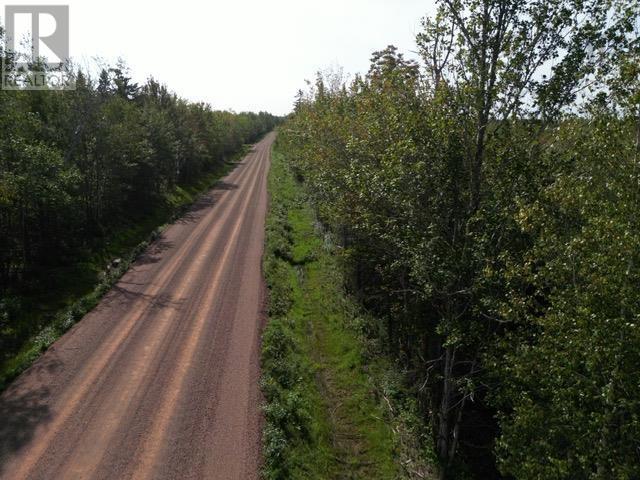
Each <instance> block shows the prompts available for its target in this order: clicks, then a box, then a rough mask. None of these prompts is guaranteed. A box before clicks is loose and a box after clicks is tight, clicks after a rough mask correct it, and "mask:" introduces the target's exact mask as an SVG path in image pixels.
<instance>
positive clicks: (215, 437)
mask: <svg viewBox="0 0 640 480" xmlns="http://www.w3.org/2000/svg"><path fill="white" fill-rule="evenodd" d="M273 140H274V134H269V135H268V136H267V137H266V138H265V139H264V140H262V141H261V142H260V143H258V144H257V145H256V146H255V147H254V149H253V150H252V152H251V153H250V154H249V155H248V156H247V157H246V158H245V159H244V160H243V161H242V162H241V164H240V165H239V166H238V167H237V168H236V169H235V170H234V171H233V172H232V173H231V174H230V175H228V176H227V177H226V178H224V179H223V180H222V181H221V182H219V183H218V185H217V186H216V187H215V188H214V189H213V190H212V191H211V192H210V193H209V194H208V195H206V196H204V197H203V198H202V199H201V201H199V202H198V203H197V204H196V205H195V206H194V207H193V208H192V209H191V210H190V212H189V213H188V214H187V215H186V216H185V217H183V218H182V219H181V220H180V221H178V222H176V223H175V224H173V225H171V226H170V227H169V228H167V229H166V230H165V232H164V233H163V235H162V237H161V238H160V239H159V241H157V242H155V243H154V244H153V245H152V246H151V247H150V248H149V250H148V251H147V252H146V253H145V254H144V255H143V256H141V258H139V259H138V261H136V262H135V264H134V265H133V267H132V268H131V270H130V271H129V272H128V273H127V274H126V275H124V277H123V278H122V279H121V280H120V282H119V283H118V284H117V285H116V287H115V288H113V290H112V291H111V292H109V293H108V294H107V295H106V296H105V298H104V299H103V300H102V302H101V303H100V305H99V306H98V307H97V308H96V309H94V310H93V311H92V312H91V313H89V314H88V315H87V316H86V317H85V318H84V319H83V320H82V321H81V322H79V323H78V324H77V325H76V326H75V327H74V328H73V329H71V330H70V331H69V332H68V333H67V334H66V335H64V336H63V337H62V338H61V339H60V340H59V341H57V342H56V343H54V344H53V345H52V347H51V348H50V349H49V350H48V351H47V352H46V353H45V354H44V355H43V356H42V357H41V358H40V359H39V360H38V361H37V362H36V363H35V364H34V365H33V366H32V367H31V368H30V369H28V370H27V371H26V372H25V373H24V374H23V375H21V376H20V377H19V378H18V379H17V380H16V381H15V382H14V383H13V384H12V385H11V386H10V387H9V388H8V389H7V390H6V391H5V392H4V393H3V395H2V396H1V397H0V460H1V463H0V478H2V479H10V480H20V479H46V480H50V479H65V480H67V479H85V478H92V479H93V478H96V479H117V480H120V479H128V478H132V479H154V480H155V479H181V480H182V479H201V478H207V479H209V478H210V479H242V480H245V479H253V478H257V477H258V470H259V467H260V431H261V416H260V408H259V406H260V391H259V387H258V378H259V373H260V372H259V353H260V352H259V346H260V330H261V326H262V322H263V304H264V302H263V298H264V297H263V294H264V284H263V278H262V269H261V259H262V251H263V241H264V219H265V213H266V205H267V191H266V178H267V172H268V169H269V162H270V148H271V144H272V142H273Z"/></svg>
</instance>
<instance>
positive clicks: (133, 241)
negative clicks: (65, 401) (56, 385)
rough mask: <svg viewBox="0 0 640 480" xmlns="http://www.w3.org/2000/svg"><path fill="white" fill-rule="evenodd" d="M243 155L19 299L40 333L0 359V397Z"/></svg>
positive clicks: (178, 189) (179, 190) (25, 319)
mask: <svg viewBox="0 0 640 480" xmlns="http://www.w3.org/2000/svg"><path fill="white" fill-rule="evenodd" d="M248 150H249V148H248V145H245V146H244V147H243V148H242V149H241V150H240V151H239V152H238V153H237V154H236V155H234V156H233V158H232V159H230V160H229V161H227V162H225V163H223V164H221V165H218V166H217V167H216V168H214V169H213V170H212V171H210V172H209V173H206V174H203V175H202V176H201V177H200V179H199V180H198V181H195V182H193V183H191V184H190V185H186V186H185V185H183V186H179V185H177V186H175V187H174V189H173V190H172V191H171V192H170V193H168V194H167V195H166V196H165V199H164V201H163V202H161V203H160V204H159V205H158V206H157V207H156V208H155V209H154V210H153V211H152V212H150V213H148V214H146V215H144V216H141V217H140V218H136V220H135V221H131V222H130V223H129V224H125V225H123V226H122V227H120V228H117V229H114V230H113V231H112V232H111V234H109V235H107V236H106V237H105V238H104V240H103V241H102V242H101V243H99V244H97V245H96V246H95V248H94V249H93V250H92V251H89V252H85V253H84V254H83V255H81V256H79V257H78V259H77V261H76V262H75V263H74V264H73V265H71V266H69V267H68V268H64V269H63V268H59V269H56V270H54V271H52V272H51V275H52V279H53V280H54V281H51V282H50V286H49V288H48V289H47V291H46V292H42V293H38V294H37V296H32V298H30V299H27V298H25V299H24V302H23V303H28V304H30V305H31V307H30V308H26V307H23V308H22V311H21V322H22V323H25V324H27V325H34V324H38V325H41V328H40V330H39V331H38V332H37V333H36V334H35V335H33V336H31V337H30V338H27V339H25V340H24V343H23V344H22V347H21V348H20V349H19V350H17V351H16V352H14V354H13V355H11V356H6V357H5V358H3V359H2V362H1V363H0V391H2V390H4V389H5V388H6V387H7V386H8V385H9V383H10V382H11V381H12V380H13V379H15V378H16V377H17V376H18V375H19V374H20V373H22V372H23V371H24V370H25V369H27V368H28V367H29V366H30V365H31V364H32V363H33V362H34V361H35V360H36V359H37V358H38V357H39V356H40V355H41V354H42V353H43V352H44V351H46V350H47V348H48V347H49V346H50V345H51V344H52V343H53V342H55V341H56V340H57V339H58V338H59V337H60V336H62V335H63V334H64V333H65V332H66V331H67V330H69V328H71V327H72V326H73V325H74V324H75V323H76V322H78V321H79V320H81V319H82V317H84V315H86V314H87V313H88V312H90V311H91V310H92V309H93V308H94V307H95V306H96V305H97V304H98V303H99V302H100V299H101V298H102V297H103V296H104V295H105V294H106V293H107V292H108V291H109V290H110V289H111V288H112V287H113V286H114V285H115V284H116V283H117V281H118V280H119V279H120V277H122V275H124V274H125V273H126V272H127V270H128V269H129V268H130V266H131V264H132V263H133V261H135V259H136V258H137V257H138V256H139V255H140V254H142V253H143V252H144V251H145V250H146V249H147V248H148V247H149V245H150V244H151V243H152V242H153V241H155V240H156V239H157V238H159V236H160V235H161V234H162V231H163V230H164V229H165V228H166V226H167V225H168V224H169V223H171V222H172V221H173V220H175V219H177V218H179V217H180V216H181V215H183V214H184V213H185V212H186V211H187V210H188V208H189V207H190V206H191V205H192V204H193V203H194V202H195V201H196V200H198V198H200V196H202V195H203V194H204V193H206V192H207V191H209V190H210V189H211V188H212V187H213V186H214V185H215V184H216V183H217V182H218V180H219V179H220V178H222V177H223V176H224V175H226V174H227V173H228V172H229V171H230V170H231V169H232V168H233V167H234V166H235V164H236V163H237V162H238V161H239V160H240V159H241V158H242V157H244V155H246V153H247V152H248ZM114 260H116V261H115V262H114ZM27 300H28V302H27Z"/></svg>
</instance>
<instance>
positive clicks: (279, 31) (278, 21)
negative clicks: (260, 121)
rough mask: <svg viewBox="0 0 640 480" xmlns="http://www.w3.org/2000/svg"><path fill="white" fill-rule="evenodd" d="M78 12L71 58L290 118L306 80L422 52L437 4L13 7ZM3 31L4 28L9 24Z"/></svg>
mask: <svg viewBox="0 0 640 480" xmlns="http://www.w3.org/2000/svg"><path fill="white" fill-rule="evenodd" d="M5 3H10V4H47V3H51V4H65V3H67V4H69V6H70V15H71V19H70V22H71V39H70V49H71V56H72V57H73V58H74V59H76V60H81V63H82V61H84V62H86V61H87V60H88V59H90V58H92V57H94V56H98V57H102V58H104V59H105V60H108V61H114V60H115V59H117V58H118V57H122V58H123V59H124V60H125V61H126V62H127V64H128V65H129V67H130V68H131V70H132V73H133V74H134V77H135V78H136V79H137V80H140V81H143V80H144V79H145V78H146V77H148V76H149V75H153V76H154V77H155V78H157V79H158V80H160V81H161V82H163V83H166V84H167V85H168V86H169V87H170V88H171V89H172V90H174V91H175V92H177V93H178V94H179V95H180V96H182V97H185V98H188V99H190V100H196V101H205V102H208V103H210V104H211V105H212V106H213V107H214V108H218V109H234V110H236V111H242V110H253V111H258V110H267V111H270V112H273V113H276V114H285V113H288V112H289V111H290V110H291V106H292V103H293V98H294V96H295V93H296V91H297V90H298V89H299V88H302V87H304V80H305V79H313V78H314V77H315V72H316V71H318V70H323V69H326V68H328V67H332V66H342V67H343V68H344V70H345V72H348V73H355V72H365V71H366V70H367V69H368V63H369V58H370V55H371V52H373V51H375V50H380V49H382V48H384V47H386V46H387V45H388V44H394V45H396V46H397V47H398V48H399V49H400V50H401V51H403V52H409V51H411V50H415V41H414V38H415V34H416V33H417V32H418V31H419V25H420V19H421V18H422V17H423V16H424V15H425V14H426V13H429V12H433V11H434V6H433V3H434V0H342V1H340V0H324V1H308V0H271V1H266V0H228V1H219V0H217V1H216V0H214V1H206V0H204V1H195V0H181V1H172V2H166V1H148V0H145V1H133V0H128V1H126V0H110V1H104V0H100V1H98V0H71V1H69V2H65V1H64V0H61V1H53V2H50V1H42V0H37V1H35V0H34V1H27V2H23V1H15V0H14V1H10V2H3V4H2V5H3V10H2V13H1V15H4V4H5ZM3 23H4V22H3Z"/></svg>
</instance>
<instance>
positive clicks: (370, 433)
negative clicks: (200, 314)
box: [262, 146, 433, 479]
mask: <svg viewBox="0 0 640 480" xmlns="http://www.w3.org/2000/svg"><path fill="white" fill-rule="evenodd" d="M269 191H270V196H271V197H270V211H269V214H268V218H267V240H266V250H265V257H264V270H265V276H266V281H267V285H268V288H269V322H268V324H267V326H266V329H265V332H264V335H263V343H262V370H263V377H262V389H263V392H264V394H265V397H266V405H265V417H266V426H265V430H264V434H263V445H264V457H265V458H264V469H263V476H264V478H266V479H284V478H288V479H297V478H305V479H320V478H323V479H324V478H331V479H340V478H350V479H351V478H369V479H374V478H375V479H395V478H431V477H432V476H433V474H432V469H431V468H430V466H429V465H430V464H431V462H430V461H428V460H425V459H429V458H430V454H429V452H427V451H425V450H424V449H423V447H422V445H425V444H427V443H428V441H427V442H425V441H423V440H424V438H421V434H422V430H421V428H420V425H421V422H420V421H419V420H418V418H417V416H416V414H415V412H416V410H417V409H416V406H415V404H414V402H413V401H412V400H411V398H412V397H411V395H408V394H407V392H405V391H404V387H403V381H402V374H401V372H399V371H398V370H396V368H395V367H394V365H393V363H392V362H391V361H390V360H389V358H388V357H387V356H386V355H384V353H383V352H382V351H381V348H380V346H379V345H378V344H377V342H376V341H374V340H373V338H374V336H373V335H367V334H366V332H365V331H364V325H366V324H367V323H368V322H365V321H364V314H363V312H362V311H361V310H360V308H359V307H358V306H357V304H356V303H355V302H354V301H353V300H352V299H351V298H349V296H348V295H347V294H346V293H345V291H344V288H343V284H344V280H343V273H342V269H341V267H340V262H339V255H337V251H336V249H335V248H334V247H333V243H332V241H331V237H330V236H329V235H328V234H326V233H325V232H323V231H322V229H321V227H320V226H319V225H318V223H317V222H316V220H315V216H314V212H313V209H312V208H311V206H310V205H309V203H307V201H306V199H305V195H304V191H303V188H302V186H301V185H300V184H299V183H298V182H297V181H296V179H295V176H294V174H293V173H292V171H291V170H290V169H289V166H288V163H287V160H286V158H285V157H284V156H283V155H282V154H281V153H280V152H278V148H277V146H276V148H275V149H274V154H273V161H272V167H271V172H270V174H269ZM420 459H422V460H420Z"/></svg>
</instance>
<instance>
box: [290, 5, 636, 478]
mask: <svg viewBox="0 0 640 480" xmlns="http://www.w3.org/2000/svg"><path fill="white" fill-rule="evenodd" d="M639 22H640V6H639V5H638V3H637V2H635V1H600V0H586V1H574V0H550V1H549V0H544V1H541V0H522V1H506V0H440V1H439V2H438V11H437V14H436V15H434V16H432V17H428V18H425V19H424V21H423V24H422V27H423V28H422V31H421V33H420V34H419V35H418V38H417V41H418V45H419V53H420V57H421V61H419V62H417V61H413V60H408V59H407V58H405V57H404V56H403V55H402V54H401V53H399V52H398V51H397V49H396V48H395V47H392V46H390V47H388V48H386V49H385V50H382V51H379V52H376V53H375V54H374V55H373V57H372V60H371V67H370V70H369V72H368V73H367V74H366V75H363V76H361V75H357V76H356V77H355V78H353V79H352V80H348V81H347V80H345V79H344V78H342V77H341V76H340V75H335V74H319V75H318V78H317V80H316V82H315V83H314V84H313V85H312V88H311V89H310V90H309V91H307V92H303V91H301V92H300V93H299V95H298V99H297V103H296V107H295V112H294V113H293V114H292V116H291V117H290V118H289V119H288V121H287V122H286V124H285V125H284V126H283V127H282V129H281V134H280V137H279V144H280V147H281V148H282V149H283V151H285V152H286V153H287V155H288V158H289V161H290V162H291V163H292V164H293V165H294V167H295V169H296V172H297V173H298V175H299V176H300V178H302V179H303V180H304V183H305V185H306V188H307V190H308V192H309V194H310V196H311V199H312V200H313V202H314V205H315V206H316V209H317V214H318V217H319V219H320V220H321V221H322V222H323V223H325V224H326V226H327V227H328V228H329V229H331V231H333V232H334V234H335V235H336V236H337V237H338V238H339V239H340V243H341V244H342V246H343V247H344V262H345V265H346V268H347V272H348V279H349V280H348V284H349V288H350V290H351V291H352V292H353V293H354V294H355V295H356V296H357V297H358V298H359V299H360V301H361V303H362V304H363V305H364V306H365V307H366V308H367V309H369V310H370V311H371V312H373V313H375V315H376V316H377V317H378V318H381V319H383V322H384V331H383V332H382V333H380V335H382V336H383V338H384V339H385V341H386V344H387V345H388V349H389V351H390V352H392V353H393V354H394V355H395V356H396V357H397V358H398V360H399V362H400V363H401V365H403V366H404V367H405V368H406V370H407V372H408V374H407V376H408V382H409V383H410V384H411V385H413V387H414V389H415V394H416V395H417V396H418V398H419V399H420V403H421V405H422V411H423V413H424V418H425V420H426V421H427V422H428V423H429V425H430V431H431V438H432V442H433V447H434V449H435V451H436V454H437V457H438V459H439V463H440V466H441V478H467V476H471V478H483V479H484V478H493V477H496V476H498V474H499V473H500V474H501V475H503V476H505V477H507V478H512V477H513V478H519V479H520V478H521V479H614V478H615V479H637V478H640V457H639V456H638V455H639V453H638V452H640V382H639V379H640V323H639V321H640V318H639V317H640V290H639V287H640V256H639V255H640V223H639V217H638V212H639V211H640V203H639V201H640V196H639V195H640V41H639V34H640V23H639ZM371 328H372V329H375V325H372V326H371ZM494 462H495V466H494ZM498 472H499V473H498Z"/></svg>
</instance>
